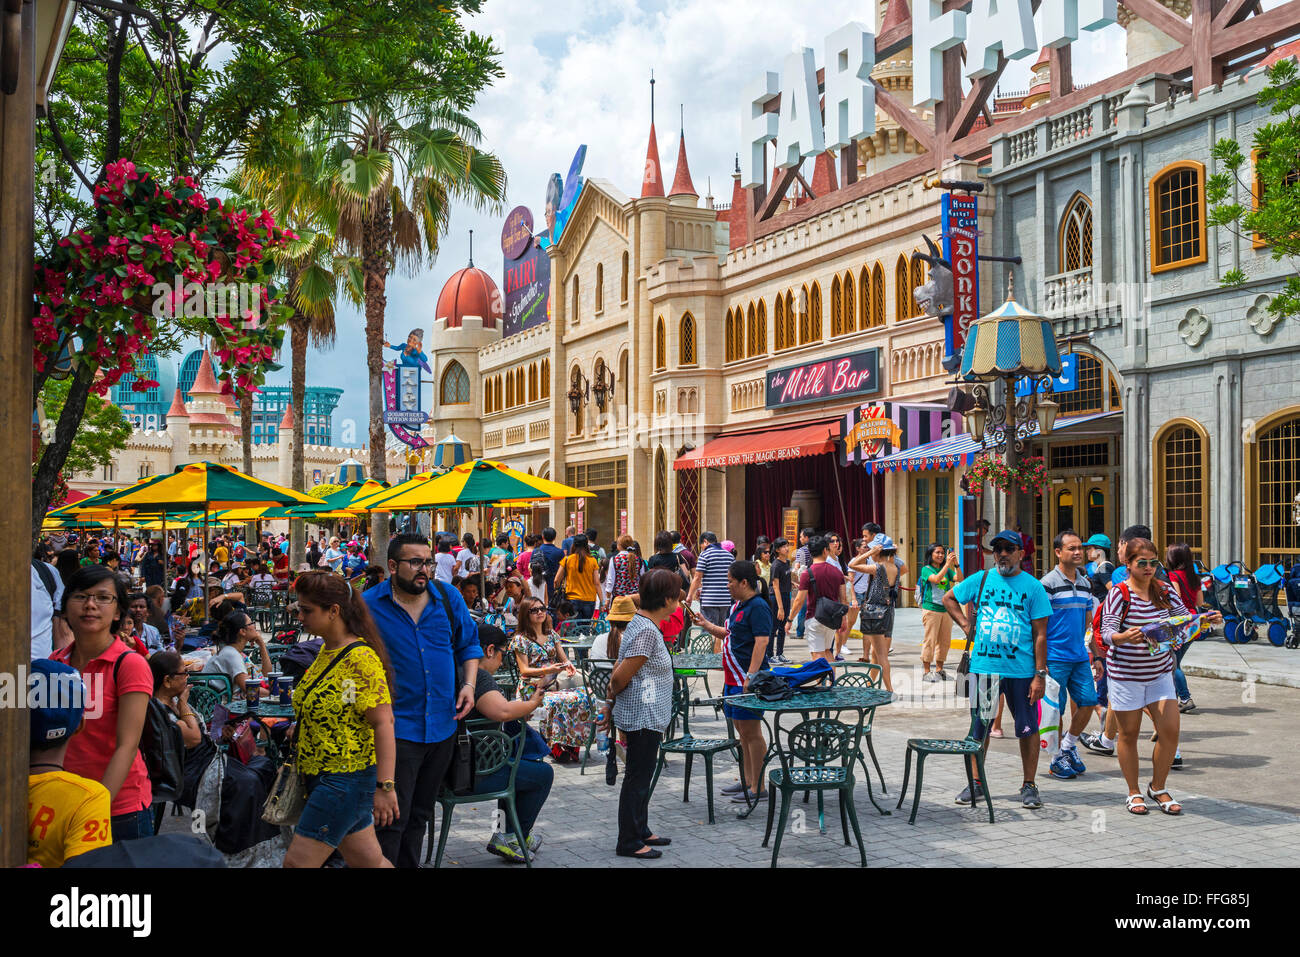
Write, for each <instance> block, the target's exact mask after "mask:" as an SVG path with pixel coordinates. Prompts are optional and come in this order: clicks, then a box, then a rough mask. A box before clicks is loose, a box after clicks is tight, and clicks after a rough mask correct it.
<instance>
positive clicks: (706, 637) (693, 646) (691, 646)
mask: <svg viewBox="0 0 1300 957" xmlns="http://www.w3.org/2000/svg"><path fill="white" fill-rule="evenodd" d="M690 630H691V632H693V634H688V636H687V638H686V654H688V655H711V654H713V636H712V635H710V634H709V633H708V632H707V631H705V630H704V629H703V628H700V627H698V626H693V627H692V628H691V629H690ZM677 674H679V675H681V676H682V677H683V678H703V679H704V696H705V697H706V698H712V697H713V690H712V689H711V688H710V687H709V673H708V672H707V671H704V670H700V671H682V670H678V671H677ZM713 712H714V714H721V713H722V705H720V704H715V705H714V706H713Z"/></svg>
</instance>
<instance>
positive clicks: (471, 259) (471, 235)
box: [290, 229, 474, 408]
mask: <svg viewBox="0 0 1300 957" xmlns="http://www.w3.org/2000/svg"><path fill="white" fill-rule="evenodd" d="M469 266H470V268H471V269H472V268H473V267H474V230H472V229H471V230H470V231H469ZM290 408H292V406H291V407H290Z"/></svg>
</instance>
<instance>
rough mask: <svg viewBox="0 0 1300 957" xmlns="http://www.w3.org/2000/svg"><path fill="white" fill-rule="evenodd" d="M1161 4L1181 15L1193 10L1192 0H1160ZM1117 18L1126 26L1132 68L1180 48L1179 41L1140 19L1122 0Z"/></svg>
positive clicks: (1126, 49) (1127, 51)
mask: <svg viewBox="0 0 1300 957" xmlns="http://www.w3.org/2000/svg"><path fill="white" fill-rule="evenodd" d="M1160 5H1161V6H1163V7H1167V8H1168V9H1169V11H1170V12H1171V13H1173V14H1174V15H1175V16H1179V17H1184V18H1186V17H1187V16H1189V15H1190V14H1191V12H1192V0H1160ZM1117 19H1118V21H1119V25H1120V26H1122V27H1123V28H1124V34H1125V41H1124V53H1125V56H1126V58H1127V60H1128V66H1129V68H1130V69H1131V68H1132V67H1135V66H1137V65H1138V64H1140V63H1145V62H1146V61H1148V60H1153V59H1155V58H1156V57H1158V56H1161V55H1162V54H1165V53H1172V52H1173V51H1174V50H1177V49H1178V43H1177V41H1175V40H1173V39H1172V38H1171V37H1169V36H1166V35H1165V34H1164V33H1161V32H1160V30H1158V29H1157V28H1156V27H1153V26H1152V25H1151V24H1149V23H1147V22H1146V21H1145V20H1139V19H1138V18H1137V16H1136V15H1134V13H1133V12H1132V11H1131V10H1129V8H1128V7H1126V6H1124V4H1123V2H1122V0H1121V3H1120V5H1119V16H1118V17H1117Z"/></svg>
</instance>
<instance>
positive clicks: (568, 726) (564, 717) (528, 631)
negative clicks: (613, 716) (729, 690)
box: [510, 561, 595, 763]
mask: <svg viewBox="0 0 1300 957" xmlns="http://www.w3.org/2000/svg"><path fill="white" fill-rule="evenodd" d="M591 564H592V565H593V566H594V565H595V562H594V561H593V562H591ZM510 652H511V653H512V654H513V655H514V656H515V663H516V664H517V665H518V667H519V697H520V698H527V697H529V696H531V695H532V693H533V692H534V691H535V690H536V688H537V685H538V684H539V683H540V682H541V680H542V679H543V678H546V677H547V676H548V675H556V676H558V675H560V674H565V675H568V676H569V677H572V676H573V675H575V674H576V673H577V669H576V668H574V667H573V664H572V662H570V661H569V659H568V658H567V657H566V656H565V654H564V649H563V648H562V647H561V646H560V636H559V635H557V634H556V633H555V632H554V631H552V630H551V619H550V616H549V615H548V614H547V612H546V606H545V605H543V604H542V603H541V602H540V601H538V600H537V599H536V598H525V599H524V600H523V601H521V602H520V603H519V627H518V628H517V629H516V630H515V635H514V639H513V640H512V641H511V642H510ZM546 707H547V708H548V709H549V710H548V711H547V715H546V717H545V718H544V719H543V721H542V726H541V728H540V729H539V730H540V731H541V734H542V737H543V738H545V739H546V743H547V744H549V745H550V746H551V754H552V756H553V757H554V758H555V760H556V761H559V762H561V763H568V762H570V761H576V760H577V759H578V748H580V747H582V746H583V745H585V744H586V743H587V737H588V735H589V733H590V731H591V722H592V720H593V718H594V715H593V713H592V708H591V699H590V697H589V696H588V695H587V692H586V691H584V690H583V689H581V688H573V689H570V690H567V691H548V692H547V693H546Z"/></svg>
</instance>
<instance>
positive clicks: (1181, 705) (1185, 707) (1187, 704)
mask: <svg viewBox="0 0 1300 957" xmlns="http://www.w3.org/2000/svg"><path fill="white" fill-rule="evenodd" d="M1195 707H1196V702H1195V701H1193V700H1192V699H1191V698H1184V699H1183V700H1181V701H1179V702H1178V710H1179V711H1181V712H1182V713H1183V714H1186V713H1187V712H1189V711H1191V710H1192V709H1193V708H1195Z"/></svg>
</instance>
